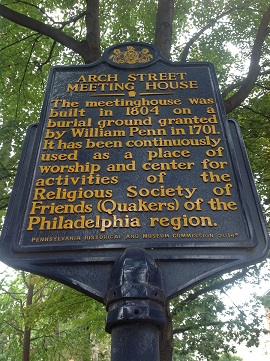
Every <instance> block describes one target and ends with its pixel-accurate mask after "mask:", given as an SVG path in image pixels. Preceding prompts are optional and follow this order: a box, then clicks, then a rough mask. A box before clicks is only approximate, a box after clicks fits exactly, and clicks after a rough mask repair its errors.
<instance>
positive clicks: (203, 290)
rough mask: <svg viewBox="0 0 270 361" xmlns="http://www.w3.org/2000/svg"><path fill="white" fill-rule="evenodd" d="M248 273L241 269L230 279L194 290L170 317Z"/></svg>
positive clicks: (245, 269)
mask: <svg viewBox="0 0 270 361" xmlns="http://www.w3.org/2000/svg"><path fill="white" fill-rule="evenodd" d="M247 272H248V269H247V268H244V269H242V271H241V272H238V273H236V274H235V275H234V276H232V277H230V278H226V279H223V280H221V281H217V282H215V283H213V284H210V285H209V286H206V287H203V288H201V289H198V290H196V291H195V292H192V293H189V294H188V296H187V297H186V298H185V299H184V300H183V301H181V302H180V305H179V307H176V308H175V309H174V310H173V311H172V312H171V315H172V316H174V315H176V314H177V312H178V311H179V310H180V309H181V308H182V307H183V306H185V305H186V304H187V303H189V302H191V301H194V300H196V299H197V298H198V297H199V296H202V295H204V294H205V293H207V292H211V291H215V290H218V289H222V288H223V287H225V286H227V285H229V284H230V283H233V282H235V281H236V280H238V279H240V278H242V277H244V276H245V275H246V274H247Z"/></svg>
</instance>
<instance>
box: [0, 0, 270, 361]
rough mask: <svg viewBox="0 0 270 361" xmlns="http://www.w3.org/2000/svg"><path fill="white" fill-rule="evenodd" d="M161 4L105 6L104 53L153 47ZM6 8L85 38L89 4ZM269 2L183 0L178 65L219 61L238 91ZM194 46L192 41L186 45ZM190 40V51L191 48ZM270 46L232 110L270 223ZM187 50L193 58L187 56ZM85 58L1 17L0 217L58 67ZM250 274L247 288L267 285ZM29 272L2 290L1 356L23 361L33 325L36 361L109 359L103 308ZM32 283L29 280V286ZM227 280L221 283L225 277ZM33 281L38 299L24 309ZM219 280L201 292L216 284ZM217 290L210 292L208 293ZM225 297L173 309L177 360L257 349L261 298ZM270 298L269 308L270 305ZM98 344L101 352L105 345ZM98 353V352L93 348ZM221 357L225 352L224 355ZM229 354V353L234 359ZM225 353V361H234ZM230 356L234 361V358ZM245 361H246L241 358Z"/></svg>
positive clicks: (175, 45) (177, 303) (226, 88)
mask: <svg viewBox="0 0 270 361" xmlns="http://www.w3.org/2000/svg"><path fill="white" fill-rule="evenodd" d="M157 4H158V1H157V0H148V1H146V0H118V1H115V0H107V1H105V0H100V33H101V48H102V50H104V49H105V48H107V47H108V46H110V45H113V44H115V43H119V42H125V41H145V42H149V43H154V39H155V21H156V11H157ZM4 5H5V6H8V7H9V8H11V9H13V10H16V11H19V12H20V13H22V14H25V15H27V16H30V17H33V18H34V19H36V20H39V21H43V22H44V23H46V24H48V25H51V26H53V27H55V28H57V29H61V30H62V31H63V32H64V33H65V34H67V35H69V36H71V37H73V38H74V39H76V40H79V41H83V40H85V36H86V25H85V9H86V2H85V1H83V0H79V1H75V0H63V1H62V2H61V3H59V1H56V0H49V1H47V0H46V1H45V0H32V1H31V2H27V1H14V0H6V1H5V2H4ZM268 6H269V1H267V0H260V1H258V0H245V1H240V0H218V1H214V2H213V1H210V0H203V1H199V0H175V12H174V23H173V35H172V59H173V60H174V61H182V60H187V61H211V62H213V63H214V65H215V68H216V72H217V76H218V80H219V84H220V87H221V89H222V91H223V92H224V93H225V94H226V95H224V97H225V99H226V98H228V97H229V96H231V95H232V94H234V93H235V92H236V91H237V90H238V89H239V87H240V86H241V85H242V80H243V79H244V78H245V76H246V74H247V71H248V67H249V59H250V56H251V53H252V47H253V44H254V39H255V38H256V34H257V30H258V26H259V24H260V21H261V19H262V16H263V14H264V12H265V11H266V9H267V7H268ZM189 41H190V43H188V42H189ZM187 44H189V45H190V47H189V48H186V46H187ZM269 45H270V38H269V36H268V38H267V39H266V41H265V42H264V45H263V48H262V55H261V59H260V67H261V73H260V76H259V77H258V79H257V81H256V85H255V86H254V87H253V89H252V91H251V92H250V95H249V97H248V98H247V99H246V100H245V102H244V103H242V105H241V106H240V107H238V108H237V109H235V110H234V111H233V113H232V114H230V116H233V117H235V118H236V119H237V120H238V122H239V123H240V125H241V128H242V132H243V135H244V139H245V144H246V147H247V151H248V154H249V159H250V162H251V166H252V169H253V173H254V177H255V181H256V183H257V188H258V191H259V193H260V197H261V199H262V201H263V204H264V211H265V215H267V216H268V217H270V127H269V120H270V101H269V89H270V81H269V72H270V68H269V64H270V57H269ZM185 49H187V52H186V53H187V54H186V57H185V58H183V52H184V50H185ZM82 62H83V59H82V58H81V57H80V56H79V55H78V54H75V53H74V52H72V51H71V50H70V49H69V48H68V47H64V46H63V45H61V44H60V43H58V42H55V41H54V40H52V39H51V38H49V37H47V36H45V35H42V34H40V33H37V32H35V31H33V30H29V29H27V28H24V27H22V26H20V25H17V24H15V23H13V22H11V21H9V20H6V19H4V18H2V17H1V22H0V64H1V72H0V219H1V218H3V216H4V214H5V210H6V207H7V203H8V199H9V195H10V190H11V187H12V183H13V179H14V176H15V173H16V169H17V164H18V160H19V156H20V152H21V148H22V144H23V140H24V136H25V132H26V129H27V127H28V125H29V124H31V123H35V122H38V120H39V113H40V109H41V106H42V100H43V94H44V89H45V86H46V81H47V77H48V71H49V68H50V66H51V65H55V64H81V63H82ZM259 271H260V270H259V268H252V269H251V270H250V271H249V272H248V273H247V274H246V276H245V278H244V279H243V280H242V282H251V280H253V282H255V283H256V282H259V281H260V274H261V273H260V272H259ZM29 277H30V276H28V275H27V276H26V275H24V276H23V274H21V273H18V274H16V276H14V275H10V276H7V275H6V276H5V279H4V280H3V282H2V285H1V288H0V317H1V322H0V360H5V361H7V360H19V359H20V355H21V349H22V343H23V332H24V329H25V328H26V327H30V328H31V338H32V351H31V352H32V354H31V361H36V360H37V361H43V360H44V361H45V360H48V361H49V360H55V361H58V360H59V361H60V360H66V359H67V357H73V358H74V360H76V361H85V360H90V359H91V357H92V356H93V355H92V356H91V352H92V351H93V350H96V352H101V351H102V350H104V355H100V359H104V360H105V359H106V357H107V358H108V336H107V335H106V334H105V333H104V331H103V329H104V318H105V310H104V308H103V306H102V305H100V304H98V303H96V302H95V301H92V300H90V299H89V298H88V297H86V296H84V295H81V294H79V293H77V292H76V291H73V290H71V289H69V288H67V287H65V286H62V285H59V284H57V283H55V282H53V281H47V280H44V279H43V278H40V277H34V276H32V278H31V277H30V278H29ZM30 279H31V280H30ZM219 281H220V280H219ZM27 282H28V283H29V282H33V283H34V290H35V292H34V297H33V302H32V304H31V305H28V306H26V297H27ZM215 282H217V280H215V281H212V282H209V283H207V284H204V285H202V286H198V287H196V288H195V289H194V290H193V291H192V292H194V294H196V292H198V290H203V288H206V289H207V287H210V286H211V285H213V284H214V283H215ZM210 288H211V287H210ZM222 290H223V292H220V291H216V290H211V292H209V293H206V294H200V296H198V297H195V298H194V299H192V300H190V299H189V296H188V294H185V295H182V296H181V297H180V298H177V299H175V300H174V301H173V302H172V304H171V311H172V314H173V322H174V328H175V330H177V329H178V332H176V333H175V354H174V359H175V360H180V359H181V360H183V361H193V360H196V361H197V360H205V359H207V360H208V361H225V360H237V358H235V357H234V356H231V355H230V352H233V351H234V346H233V345H232V344H231V340H232V339H234V340H235V341H236V342H239V343H246V344H247V345H248V346H251V345H256V344H258V338H259V335H260V333H261V332H262V331H263V330H262V326H261V324H260V319H259V318H258V315H257V310H258V307H259V305H260V304H259V303H258V302H259V301H258V300H257V298H255V297H254V298H253V299H252V300H250V301H249V304H246V305H242V306H241V307H236V306H235V304H232V306H231V307H229V308H228V307H226V305H225V300H224V295H225V293H224V291H225V292H227V288H226V287H225V288H223V289H222ZM263 302H264V303H265V304H266V305H269V299H268V298H265V299H264V300H263ZM98 345H99V347H98ZM91 350H92V351H91ZM224 352H225V354H223V355H222V356H220V355H221V354H222V353H224ZM228 355H230V356H228ZM226 357H227V358H226ZM228 357H229V358H228ZM238 359H239V358H238Z"/></svg>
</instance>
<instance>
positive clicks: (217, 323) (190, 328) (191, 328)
mask: <svg viewBox="0 0 270 361" xmlns="http://www.w3.org/2000/svg"><path fill="white" fill-rule="evenodd" d="M226 323H229V321H226V322H225V321H223V322H222V321H213V322H209V323H208V324H207V325H203V324H199V325H192V326H187V327H180V328H176V329H174V330H173V334H174V335H176V334H179V333H184V332H187V331H191V330H193V329H194V328H195V327H196V328H198V327H210V326H223V325H226Z"/></svg>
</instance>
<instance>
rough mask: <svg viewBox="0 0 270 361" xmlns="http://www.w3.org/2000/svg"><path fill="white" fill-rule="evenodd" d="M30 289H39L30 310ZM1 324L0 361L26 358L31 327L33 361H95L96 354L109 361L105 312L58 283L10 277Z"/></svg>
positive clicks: (0, 300) (0, 293)
mask: <svg viewBox="0 0 270 361" xmlns="http://www.w3.org/2000/svg"><path fill="white" fill-rule="evenodd" d="M29 283H31V284H33V285H34V295H33V299H32V304H30V305H27V304H26V300H27V290H28V289H27V285H28V284H29ZM0 318H1V323H0V331H1V337H0V350H1V355H2V356H0V360H5V361H8V360H19V359H20V358H21V356H20V355H21V353H22V344H23V332H24V329H25V328H26V327H28V328H30V329H31V361H49V360H57V361H61V360H63V361H66V360H67V358H68V359H72V358H73V359H75V360H76V361H86V360H87V361H90V360H92V357H94V356H93V355H94V354H96V355H99V356H100V357H102V358H101V359H103V358H104V357H105V358H104V360H105V359H106V357H107V358H108V355H109V347H110V341H109V335H108V334H106V333H105V331H104V320H105V309H104V307H103V306H102V305H101V304H99V303H98V302H96V301H94V300H92V299H90V298H89V297H86V296H85V295H83V294H81V293H78V292H76V291H74V290H72V289H70V288H68V287H66V286H63V285H61V284H59V283H56V282H54V281H49V280H46V279H44V278H42V277H39V276H34V275H29V274H25V273H21V272H19V273H17V274H16V275H14V274H13V276H11V275H10V276H9V275H8V274H5V278H4V279H3V282H2V285H1V290H0ZM1 357H3V358H1Z"/></svg>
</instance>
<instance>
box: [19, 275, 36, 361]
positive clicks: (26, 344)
mask: <svg viewBox="0 0 270 361" xmlns="http://www.w3.org/2000/svg"><path fill="white" fill-rule="evenodd" d="M33 295H34V285H33V284H32V283H31V276H30V282H29V284H28V285H27V299H26V307H27V306H30V305H32V302H33ZM30 342H31V328H29V327H28V326H27V322H25V327H24V335H23V351H22V361H30Z"/></svg>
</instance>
